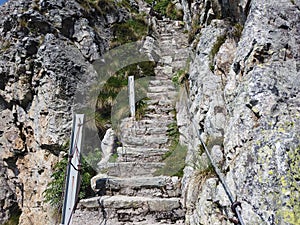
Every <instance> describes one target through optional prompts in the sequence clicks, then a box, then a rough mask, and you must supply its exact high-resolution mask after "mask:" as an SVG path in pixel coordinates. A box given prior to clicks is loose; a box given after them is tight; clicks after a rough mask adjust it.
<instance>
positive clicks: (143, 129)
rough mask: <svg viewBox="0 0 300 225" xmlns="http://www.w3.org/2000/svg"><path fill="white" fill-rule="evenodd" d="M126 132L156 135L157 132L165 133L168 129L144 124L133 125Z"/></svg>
mask: <svg viewBox="0 0 300 225" xmlns="http://www.w3.org/2000/svg"><path fill="white" fill-rule="evenodd" d="M128 130H129V131H128V132H126V133H133V134H135V135H157V134H165V133H166V131H167V130H168V128H167V127H165V126H163V127H158V126H155V127H152V126H151V127H145V126H135V127H130V128H128Z"/></svg>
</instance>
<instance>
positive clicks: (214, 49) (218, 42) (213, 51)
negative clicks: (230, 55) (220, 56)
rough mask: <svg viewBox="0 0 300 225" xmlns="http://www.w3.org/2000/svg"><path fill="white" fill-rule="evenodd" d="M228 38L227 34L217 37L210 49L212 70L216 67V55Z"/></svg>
mask: <svg viewBox="0 0 300 225" xmlns="http://www.w3.org/2000/svg"><path fill="white" fill-rule="evenodd" d="M226 39H227V35H226V34H224V35H221V36H219V37H217V40H216V42H215V43H214V45H213V47H212V49H211V51H210V54H209V60H210V64H209V68H210V70H211V71H212V72H213V71H214V69H215V65H214V59H215V56H216V54H217V53H218V52H219V50H220V47H221V46H222V45H223V44H224V43H225V41H226Z"/></svg>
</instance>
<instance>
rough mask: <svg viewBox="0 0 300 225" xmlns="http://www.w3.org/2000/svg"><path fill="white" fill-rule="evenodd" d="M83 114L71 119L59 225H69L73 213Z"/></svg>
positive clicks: (78, 172)
mask: <svg viewBox="0 0 300 225" xmlns="http://www.w3.org/2000/svg"><path fill="white" fill-rule="evenodd" d="M83 121H84V114H76V115H75V116H74V118H73V128H72V135H71V145H70V150H69V163H68V169H67V178H66V188H65V194H64V204H63V209H62V219H61V224H64V225H69V224H71V219H72V215H73V211H74V209H75V204H76V201H77V193H78V188H79V179H80V177H79V176H80V171H79V170H80V152H81V142H82V129H83Z"/></svg>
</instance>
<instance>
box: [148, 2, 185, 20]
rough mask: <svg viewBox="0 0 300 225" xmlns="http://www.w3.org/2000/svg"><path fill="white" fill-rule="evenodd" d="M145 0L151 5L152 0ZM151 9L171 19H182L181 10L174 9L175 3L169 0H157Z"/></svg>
mask: <svg viewBox="0 0 300 225" xmlns="http://www.w3.org/2000/svg"><path fill="white" fill-rule="evenodd" d="M146 2H147V3H148V4H150V5H152V3H153V2H154V0H146ZM153 9H154V10H155V11H156V12H158V13H160V14H161V15H163V16H166V17H168V18H170V19H172V20H182V19H183V11H182V10H178V9H176V6H175V4H174V3H172V1H170V0H158V1H157V3H156V4H155V5H154V7H153Z"/></svg>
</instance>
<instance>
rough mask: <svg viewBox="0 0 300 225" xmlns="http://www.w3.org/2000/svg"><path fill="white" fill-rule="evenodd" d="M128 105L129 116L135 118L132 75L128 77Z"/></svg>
mask: <svg viewBox="0 0 300 225" xmlns="http://www.w3.org/2000/svg"><path fill="white" fill-rule="evenodd" d="M128 90H129V106H130V114H131V117H133V118H135V93H134V76H129V77H128Z"/></svg>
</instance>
